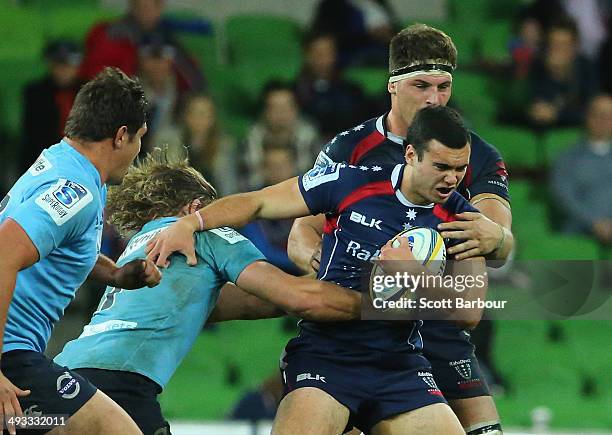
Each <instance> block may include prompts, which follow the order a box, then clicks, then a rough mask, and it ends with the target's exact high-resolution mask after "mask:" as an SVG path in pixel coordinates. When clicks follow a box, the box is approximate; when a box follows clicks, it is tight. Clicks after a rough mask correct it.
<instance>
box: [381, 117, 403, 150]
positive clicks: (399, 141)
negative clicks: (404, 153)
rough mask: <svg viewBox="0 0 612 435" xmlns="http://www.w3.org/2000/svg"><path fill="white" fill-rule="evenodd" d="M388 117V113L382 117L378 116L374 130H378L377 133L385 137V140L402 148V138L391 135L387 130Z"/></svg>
mask: <svg viewBox="0 0 612 435" xmlns="http://www.w3.org/2000/svg"><path fill="white" fill-rule="evenodd" d="M388 115H389V112H387V113H385V114H384V115H381V116H379V117H378V118H377V119H376V130H378V132H379V133H380V134H382V135H383V136H384V137H386V138H387V139H389V140H390V141H391V142H395V143H396V144H398V145H401V146H404V138H403V137H401V136H398V135H397V134H395V133H391V132H390V131H389V130H387V125H386V124H387V116H388Z"/></svg>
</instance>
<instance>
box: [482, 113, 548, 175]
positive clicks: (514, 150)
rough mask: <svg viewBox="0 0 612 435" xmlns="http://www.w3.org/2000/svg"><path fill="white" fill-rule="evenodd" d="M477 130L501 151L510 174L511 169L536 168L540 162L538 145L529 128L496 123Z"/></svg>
mask: <svg viewBox="0 0 612 435" xmlns="http://www.w3.org/2000/svg"><path fill="white" fill-rule="evenodd" d="M477 131H478V134H480V135H481V136H482V137H483V138H484V139H485V140H486V141H487V142H489V143H491V144H493V145H494V146H495V147H497V149H498V150H499V151H500V152H501V154H502V156H503V157H504V161H505V162H506V167H507V168H508V171H509V172H510V175H512V171H513V169H516V168H536V167H538V166H540V165H541V164H542V161H541V159H540V157H539V155H540V154H539V153H540V151H539V148H540V147H539V144H538V141H537V138H536V136H535V135H534V133H533V132H532V131H531V130H529V129H525V128H520V127H506V126H499V125H498V126H488V127H484V128H479V129H478V130H477Z"/></svg>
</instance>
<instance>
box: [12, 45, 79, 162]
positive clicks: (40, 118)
mask: <svg viewBox="0 0 612 435" xmlns="http://www.w3.org/2000/svg"><path fill="white" fill-rule="evenodd" d="M44 58H45V60H46V62H47V69H48V72H47V74H46V75H45V76H44V77H43V78H41V79H40V80H37V81H34V82H31V83H29V84H27V85H26V87H25V89H24V91H23V120H22V129H21V130H22V131H23V146H22V148H21V153H20V157H19V163H18V164H19V168H18V171H19V173H23V172H25V171H26V170H27V169H28V168H29V167H30V166H31V165H32V163H34V161H35V160H36V158H37V157H38V156H39V155H40V153H41V151H42V150H43V149H45V148H47V147H49V146H51V145H53V144H55V143H57V142H59V140H60V139H61V138H62V136H63V135H64V124H65V123H66V119H67V118H68V113H69V112H70V109H71V108H72V103H73V102H74V98H75V97H76V94H77V92H78V90H79V87H80V84H81V82H80V80H79V77H78V71H79V64H80V63H81V60H82V53H81V50H80V48H79V46H78V45H77V44H76V43H74V42H72V41H69V40H55V41H51V42H49V43H48V44H47V46H46V47H45V50H44Z"/></svg>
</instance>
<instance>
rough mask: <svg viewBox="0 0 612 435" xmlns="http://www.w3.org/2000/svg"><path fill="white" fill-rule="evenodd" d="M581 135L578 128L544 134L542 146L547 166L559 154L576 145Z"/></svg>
mask: <svg viewBox="0 0 612 435" xmlns="http://www.w3.org/2000/svg"><path fill="white" fill-rule="evenodd" d="M582 135H583V131H582V130H581V129H579V128H561V129H553V130H550V131H548V132H547V133H545V135H544V140H543V145H544V151H545V153H546V163H547V164H548V166H551V165H552V164H553V163H554V161H555V160H556V159H557V157H559V154H562V153H563V152H564V151H566V150H567V149H568V148H570V147H571V146H573V145H576V144H577V143H578V141H579V140H580V138H581V136H582Z"/></svg>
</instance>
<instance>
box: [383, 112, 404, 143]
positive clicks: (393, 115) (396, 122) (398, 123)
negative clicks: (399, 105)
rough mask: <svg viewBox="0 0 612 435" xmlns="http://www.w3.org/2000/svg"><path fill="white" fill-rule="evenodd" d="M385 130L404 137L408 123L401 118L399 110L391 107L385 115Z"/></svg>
mask: <svg viewBox="0 0 612 435" xmlns="http://www.w3.org/2000/svg"><path fill="white" fill-rule="evenodd" d="M387 131H389V132H390V133H393V134H395V135H397V136H400V137H406V132H407V131H408V123H406V122H405V121H404V120H403V119H402V116H401V114H400V113H399V110H393V108H391V111H390V112H389V115H388V116H387Z"/></svg>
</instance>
